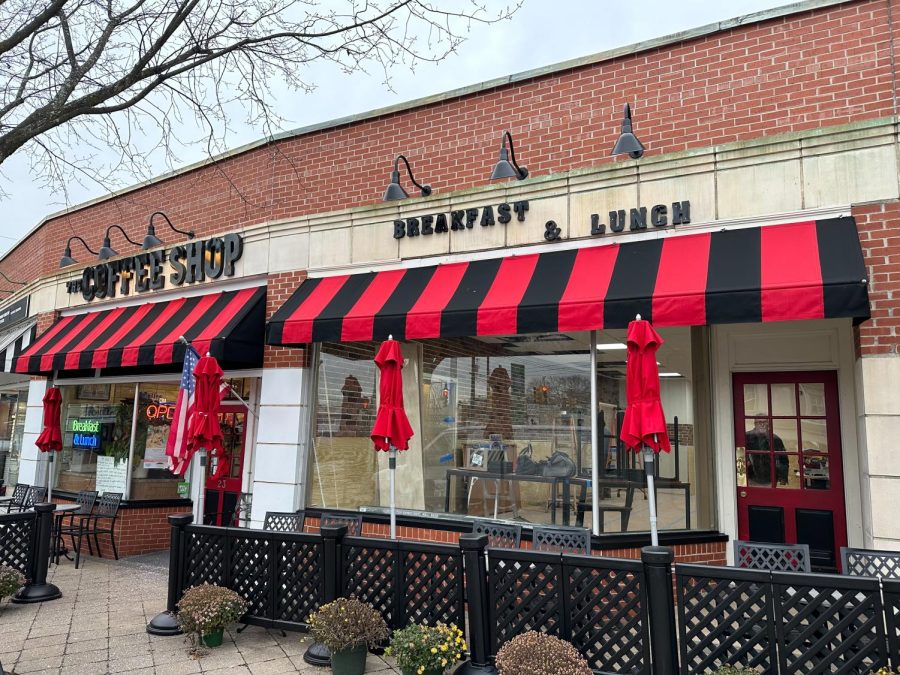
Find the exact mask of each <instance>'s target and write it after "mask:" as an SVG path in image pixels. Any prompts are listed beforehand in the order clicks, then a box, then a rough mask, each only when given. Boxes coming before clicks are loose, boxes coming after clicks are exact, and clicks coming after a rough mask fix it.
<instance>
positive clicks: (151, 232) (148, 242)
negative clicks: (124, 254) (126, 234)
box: [141, 225, 162, 251]
mask: <svg viewBox="0 0 900 675" xmlns="http://www.w3.org/2000/svg"><path fill="white" fill-rule="evenodd" d="M157 246H162V241H160V239H159V237H157V236H156V228H154V227H153V225H148V226H147V236H146V237H144V243H143V244H141V248H142V249H144V250H145V251H146V250H148V249H151V248H156V247H157Z"/></svg>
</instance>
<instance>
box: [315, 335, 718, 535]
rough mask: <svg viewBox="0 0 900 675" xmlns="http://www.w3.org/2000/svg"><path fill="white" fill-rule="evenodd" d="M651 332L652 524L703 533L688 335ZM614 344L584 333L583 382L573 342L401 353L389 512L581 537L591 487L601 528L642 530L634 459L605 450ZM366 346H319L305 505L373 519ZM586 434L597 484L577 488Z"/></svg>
mask: <svg viewBox="0 0 900 675" xmlns="http://www.w3.org/2000/svg"><path fill="white" fill-rule="evenodd" d="M661 332H662V333H663V337H664V339H665V340H666V344H665V345H664V346H663V348H662V349H661V350H660V352H659V354H658V359H659V361H660V371H661V374H662V379H661V392H662V399H663V407H664V409H665V411H666V418H667V421H668V422H669V435H670V437H671V439H672V446H673V451H672V453H670V454H669V455H664V456H662V457H661V458H660V461H659V462H658V468H657V479H658V483H659V485H660V488H659V490H658V495H657V496H658V499H659V504H660V509H659V512H660V527H661V528H662V529H681V528H686V527H691V528H695V527H698V525H703V526H708V525H709V520H710V514H709V513H708V511H709V509H705V508H704V507H703V506H702V505H703V504H707V503H708V504H710V505H711V504H712V500H711V499H709V494H710V490H711V486H710V485H705V486H700V484H699V483H700V475H698V474H702V472H698V471H697V466H698V464H699V463H702V462H705V463H709V462H710V452H709V447H708V446H709V443H708V442H707V441H706V440H705V437H704V434H703V433H702V432H698V430H697V429H696V428H695V424H694V417H695V415H694V408H695V401H694V399H695V396H694V394H695V386H696V385H695V381H696V380H697V377H700V378H701V379H704V378H705V376H704V373H705V372H706V370H705V368H701V369H695V368H694V364H693V362H692V355H693V354H692V352H693V351H694V350H693V348H692V337H691V336H692V329H690V328H683V329H677V328H673V329H664V330H663V331H661ZM624 340H625V331H605V332H600V333H599V334H598V338H597V341H598V345H597V369H596V372H594V373H593V374H592V372H591V354H590V348H591V340H590V334H589V333H586V332H585V333H566V334H561V333H557V334H541V335H521V336H506V337H482V338H459V339H446V340H428V341H421V342H409V343H404V344H403V345H402V349H403V356H404V358H405V366H404V368H403V382H404V385H403V391H404V403H405V408H406V412H407V415H408V416H409V419H410V423H411V424H412V427H413V430H414V432H415V436H414V437H413V438H412V440H411V441H410V450H409V451H408V452H402V453H400V455H399V457H398V462H397V481H396V485H397V506H398V508H400V509H406V510H411V511H424V512H429V513H432V514H445V513H446V514H452V515H469V516H475V517H490V518H494V517H496V518H500V519H510V520H516V521H520V522H528V523H539V524H549V523H551V522H556V523H557V524H564V523H566V522H568V523H569V524H572V525H575V524H580V525H583V526H585V527H588V528H590V527H592V522H591V516H592V513H591V501H592V495H593V491H594V490H595V489H596V490H597V491H598V497H599V502H600V518H601V525H600V529H601V530H602V531H605V532H620V531H642V530H646V529H648V522H649V521H648V512H647V499H646V487H645V478H644V473H643V467H642V463H641V459H640V457H638V456H636V455H635V454H634V453H631V452H627V451H626V450H625V449H624V447H622V444H621V443H620V442H619V441H618V429H619V426H620V425H621V421H622V417H623V415H624V411H625V402H626V391H625V372H626V350H625V344H624ZM377 348H378V344H375V343H353V344H333V343H326V344H323V345H321V346H320V349H319V359H318V367H317V395H316V408H315V421H314V431H313V439H312V451H311V452H310V456H309V470H308V475H309V480H308V486H309V487H308V491H307V503H308V504H309V505H312V506H324V507H329V508H341V509H364V510H386V507H387V505H388V504H389V494H388V486H389V479H388V472H387V471H388V463H387V456H386V453H378V452H376V451H375V450H374V449H373V445H372V441H371V439H370V438H369V432H370V430H371V429H372V424H373V422H374V417H375V412H376V410H377V402H378V369H377V368H376V366H375V364H374V362H373V358H374V356H375V352H376V350H377ZM695 370H696V371H697V372H696V373H695ZM592 377H596V379H597V392H598V406H597V409H596V410H595V411H593V412H592V410H591V378H592ZM701 386H708V385H707V384H706V383H705V381H704V382H703V383H702V384H701ZM592 424H597V428H598V433H599V440H600V447H599V451H598V457H599V462H600V466H599V467H598V471H599V476H600V482H599V484H598V485H597V486H595V485H593V484H592V483H591V480H590V479H591V464H592V456H593V452H592V447H591V437H592V435H591V429H592ZM554 478H556V479H555V480H554ZM704 482H707V483H708V481H704ZM566 489H568V491H569V497H570V499H569V508H568V510H565V502H564V494H565V491H566ZM704 492H705V494H701V493H704ZM698 497H702V498H698ZM698 519H699V520H698ZM701 521H702V522H701Z"/></svg>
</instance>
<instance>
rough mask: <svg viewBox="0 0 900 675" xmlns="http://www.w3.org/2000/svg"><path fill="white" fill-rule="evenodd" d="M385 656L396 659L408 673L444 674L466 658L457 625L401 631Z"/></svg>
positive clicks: (424, 626)
mask: <svg viewBox="0 0 900 675" xmlns="http://www.w3.org/2000/svg"><path fill="white" fill-rule="evenodd" d="M385 654H386V655H388V656H393V657H394V658H395V659H397V665H398V666H399V667H400V669H401V670H403V671H404V672H405V673H416V674H417V675H423V673H426V672H443V671H444V670H446V669H447V668H449V667H450V666H452V665H453V664H454V663H457V662H458V661H461V660H462V658H463V657H464V656H465V654H466V641H465V640H464V639H463V632H462V631H461V630H460V629H459V628H458V627H457V626H455V625H454V624H450V625H447V624H444V623H438V624H437V625H435V626H426V625H424V624H416V623H414V624H410V625H409V626H407V627H406V628H398V629H397V630H395V631H394V634H393V636H392V637H391V646H390V647H388V648H387V649H386V650H385Z"/></svg>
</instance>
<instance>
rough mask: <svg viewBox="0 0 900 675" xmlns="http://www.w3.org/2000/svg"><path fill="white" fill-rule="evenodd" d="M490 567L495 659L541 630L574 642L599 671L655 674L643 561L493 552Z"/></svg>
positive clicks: (490, 608) (492, 638) (555, 554)
mask: <svg viewBox="0 0 900 675" xmlns="http://www.w3.org/2000/svg"><path fill="white" fill-rule="evenodd" d="M487 568H488V593H489V603H488V607H489V611H490V612H491V621H490V623H491V633H490V647H489V648H490V650H491V654H496V653H497V650H498V649H499V648H500V646H501V645H502V644H503V643H504V642H506V641H507V640H509V639H511V638H513V637H515V636H516V635H519V634H520V633H523V632H525V631H529V630H539V631H544V632H546V633H550V634H552V635H556V636H558V637H560V638H563V639H565V640H569V641H570V642H572V643H573V644H574V645H575V646H576V647H577V648H578V650H579V651H580V652H581V653H582V654H584V656H585V658H587V660H588V662H589V663H590V665H591V668H593V669H594V671H595V672H599V673H647V672H650V668H649V663H650V659H649V654H648V649H649V640H648V638H647V626H646V602H645V593H644V588H643V567H642V565H641V563H640V562H638V561H631V560H615V559H610V558H599V557H591V556H572V555H561V554H558V553H540V552H534V551H512V550H500V549H496V550H495V549H491V550H489V551H488V560H487Z"/></svg>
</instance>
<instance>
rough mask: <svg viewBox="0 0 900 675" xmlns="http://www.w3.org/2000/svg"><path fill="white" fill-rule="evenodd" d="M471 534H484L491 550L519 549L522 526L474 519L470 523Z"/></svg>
mask: <svg viewBox="0 0 900 675" xmlns="http://www.w3.org/2000/svg"><path fill="white" fill-rule="evenodd" d="M472 533H473V534H486V535H487V537H488V546H490V547H491V548H519V543H520V542H521V541H522V526H521V525H514V524H512V523H498V522H497V521H496V520H485V519H482V518H476V519H475V520H473V521H472Z"/></svg>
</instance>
